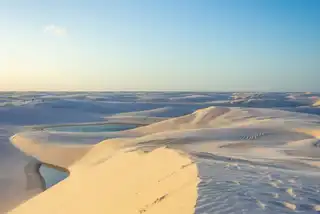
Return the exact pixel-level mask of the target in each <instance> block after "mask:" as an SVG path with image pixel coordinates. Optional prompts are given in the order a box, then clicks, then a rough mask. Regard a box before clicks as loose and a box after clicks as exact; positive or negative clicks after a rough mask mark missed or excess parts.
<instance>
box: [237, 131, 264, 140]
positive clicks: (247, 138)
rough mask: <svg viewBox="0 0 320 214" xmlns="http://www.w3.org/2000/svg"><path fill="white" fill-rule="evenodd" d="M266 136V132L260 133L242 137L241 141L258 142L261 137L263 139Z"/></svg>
mask: <svg viewBox="0 0 320 214" xmlns="http://www.w3.org/2000/svg"><path fill="white" fill-rule="evenodd" d="M264 135H266V133H264V132H259V133H258V134H255V135H250V136H241V137H240V140H256V139H258V138H260V137H263V136H264Z"/></svg>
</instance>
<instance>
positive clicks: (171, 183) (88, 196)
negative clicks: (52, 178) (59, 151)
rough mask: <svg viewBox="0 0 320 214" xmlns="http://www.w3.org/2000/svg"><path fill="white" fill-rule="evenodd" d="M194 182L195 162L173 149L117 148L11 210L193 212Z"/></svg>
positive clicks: (42, 211)
mask: <svg viewBox="0 0 320 214" xmlns="http://www.w3.org/2000/svg"><path fill="white" fill-rule="evenodd" d="M106 146H107V145H106ZM90 157H91V158H92V159H94V160H96V161H98V160H97V158H98V159H99V158H101V157H96V155H95V154H92V155H91V156H90ZM87 158H88V157H87ZM164 160H165V161H164ZM168 163H170V164H168ZM79 164H80V163H79ZM75 165H77V164H75ZM197 184H198V177H197V167H196V165H195V164H194V163H193V162H192V161H191V159H189V158H188V157H187V156H183V155H181V154H180V153H178V152H176V151H173V150H170V149H166V148H159V149H156V150H154V151H152V152H150V153H139V152H125V151H118V152H116V153H115V154H114V155H113V156H112V157H111V158H110V159H108V161H104V162H99V161H98V163H97V164H96V165H93V166H91V167H90V168H88V167H86V168H83V169H79V168H78V170H76V171H74V172H73V173H71V175H70V177H68V178H67V179H66V180H64V181H62V182H60V183H59V184H57V185H56V186H54V187H53V188H50V189H48V190H47V191H45V192H43V193H42V194H40V195H38V196H36V197H35V198H33V199H31V200H29V201H27V202H26V203H24V204H22V205H20V206H19V207H17V208H16V209H14V210H12V211H11V212H9V213H12V214H18V213H47V214H50V213H52V214H53V213H79V214H81V213H84V214H85V213H96V214H99V213H101V214H102V213H138V214H141V213H155V214H156V213H194V207H195V202H196V199H197ZM88 200H90V201H88ZM81 204H82V205H83V204H86V206H79V205H81Z"/></svg>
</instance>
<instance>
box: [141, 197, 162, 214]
mask: <svg viewBox="0 0 320 214" xmlns="http://www.w3.org/2000/svg"><path fill="white" fill-rule="evenodd" d="M167 196H168V194H165V195H163V196H161V197H159V198H157V199H156V200H155V201H153V202H152V203H151V204H147V205H146V206H145V207H144V208H142V209H140V210H139V213H145V212H147V211H148V209H149V208H150V207H152V206H153V205H156V204H158V203H160V202H161V201H162V200H164V199H165V198H166V197H167Z"/></svg>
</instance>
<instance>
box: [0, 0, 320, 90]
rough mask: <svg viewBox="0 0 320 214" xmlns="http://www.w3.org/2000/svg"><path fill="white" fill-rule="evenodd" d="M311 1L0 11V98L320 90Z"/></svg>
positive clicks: (35, 6) (315, 7) (38, 1)
mask: <svg viewBox="0 0 320 214" xmlns="http://www.w3.org/2000/svg"><path fill="white" fill-rule="evenodd" d="M319 11H320V1H318V0H260V1H257V0H199V1H196V0H192V1H191V0H184V1H183V0H171V1H168V0H162V1H156V0H155V1H149V0H136V1H131V0H128V1H122V0H119V1H113V0H112V1H111V0H110V1H107V0H105V1H104V0H103V1H97V0H91V1H81V0H79V1H71V0H70V1H67V0H55V1H53V0H51V1H48V0H10V1H1V2H0V47H1V48H0V56H1V57H0V90H188V91H192V90H195V91H320V86H319V84H318V80H319V79H320V24H319V23H320V13H319Z"/></svg>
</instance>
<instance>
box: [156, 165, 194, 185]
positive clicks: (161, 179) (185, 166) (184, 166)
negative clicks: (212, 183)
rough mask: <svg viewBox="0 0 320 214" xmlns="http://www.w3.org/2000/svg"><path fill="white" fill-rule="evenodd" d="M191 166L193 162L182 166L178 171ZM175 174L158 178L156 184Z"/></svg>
mask: <svg viewBox="0 0 320 214" xmlns="http://www.w3.org/2000/svg"><path fill="white" fill-rule="evenodd" d="M193 164H194V162H190V163H188V164H185V165H182V166H181V167H180V170H183V169H185V168H187V167H189V166H192V165H193ZM176 173H177V171H174V172H172V173H170V174H169V175H166V176H164V177H163V178H160V179H159V180H158V182H161V181H163V180H165V179H167V178H169V177H171V176H172V175H174V174H176Z"/></svg>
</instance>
